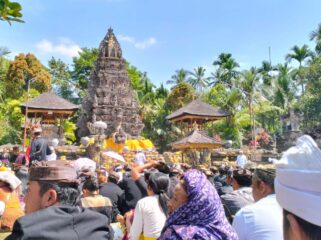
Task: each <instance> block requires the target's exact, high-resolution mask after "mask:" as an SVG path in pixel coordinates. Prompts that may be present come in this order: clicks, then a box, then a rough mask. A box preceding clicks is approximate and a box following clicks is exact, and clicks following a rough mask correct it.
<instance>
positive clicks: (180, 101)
mask: <svg viewBox="0 0 321 240" xmlns="http://www.w3.org/2000/svg"><path fill="white" fill-rule="evenodd" d="M195 98H196V93H195V90H194V88H193V87H192V86H191V85H189V84H188V83H186V82H181V83H179V84H178V85H176V86H175V87H174V88H173V89H172V90H171V92H170V93H169V95H168V97H167V99H166V103H165V106H166V109H168V110H169V111H170V112H172V111H175V110H177V109H179V108H181V107H183V106H184V105H186V104H187V103H189V102H191V101H193V100H194V99H195Z"/></svg>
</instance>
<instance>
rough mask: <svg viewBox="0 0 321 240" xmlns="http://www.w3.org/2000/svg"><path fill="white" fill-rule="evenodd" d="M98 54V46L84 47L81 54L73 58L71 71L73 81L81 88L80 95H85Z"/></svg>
mask: <svg viewBox="0 0 321 240" xmlns="http://www.w3.org/2000/svg"><path fill="white" fill-rule="evenodd" d="M97 56H98V49H97V48H82V49H81V51H80V52H79V56H78V57H74V58H73V59H72V61H73V64H72V67H73V70H72V72H71V76H72V79H73V82H74V83H75V84H76V87H77V89H78V90H79V95H80V97H83V96H84V95H85V91H86V90H87V85H88V82H89V79H90V74H91V71H92V69H93V68H94V66H95V63H96V59H97Z"/></svg>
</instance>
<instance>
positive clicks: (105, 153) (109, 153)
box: [103, 151, 126, 162]
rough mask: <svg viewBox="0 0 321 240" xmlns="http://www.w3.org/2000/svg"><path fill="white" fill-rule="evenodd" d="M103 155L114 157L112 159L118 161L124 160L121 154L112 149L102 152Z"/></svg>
mask: <svg viewBox="0 0 321 240" xmlns="http://www.w3.org/2000/svg"><path fill="white" fill-rule="evenodd" d="M103 157H105V158H111V159H114V160H116V161H120V162H126V161H125V159H124V157H123V156H122V155H119V154H118V153H116V152H114V151H107V152H103Z"/></svg>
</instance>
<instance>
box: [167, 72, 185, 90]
mask: <svg viewBox="0 0 321 240" xmlns="http://www.w3.org/2000/svg"><path fill="white" fill-rule="evenodd" d="M187 77H188V72H187V71H186V70H185V69H183V68H181V69H179V70H176V71H175V74H174V75H173V76H172V77H171V79H170V80H167V81H166V84H173V85H174V86H176V85H177V84H179V83H181V82H187Z"/></svg>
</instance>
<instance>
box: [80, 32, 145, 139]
mask: <svg viewBox="0 0 321 240" xmlns="http://www.w3.org/2000/svg"><path fill="white" fill-rule="evenodd" d="M95 66H96V67H95V69H94V71H93V73H92V74H91V76H90V82H89V84H88V90H87V95H86V97H84V99H83V103H82V114H81V116H80V118H79V120H78V123H77V126H78V128H79V131H78V135H79V137H83V136H86V135H85V134H86V133H90V134H95V130H94V129H93V127H92V124H93V123H94V122H95V121H98V120H101V121H104V122H106V123H107V126H108V128H107V129H106V131H105V134H106V135H107V136H108V137H115V141H117V142H121V141H123V140H124V139H128V138H132V137H134V138H135V137H138V136H139V135H140V133H141V131H142V129H143V128H144V124H143V123H142V121H141V119H140V116H139V114H138V112H139V106H138V103H137V101H136V99H135V95H134V92H133V90H132V88H131V84H130V79H129V77H128V74H127V68H126V61H125V59H123V58H122V51H121V48H120V45H119V43H118V41H117V39H116V37H115V35H114V33H113V30H112V29H111V28H110V29H108V33H107V35H106V37H105V38H104V39H103V41H102V42H101V44H100V46H99V55H98V58H97V63H96V65H95Z"/></svg>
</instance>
